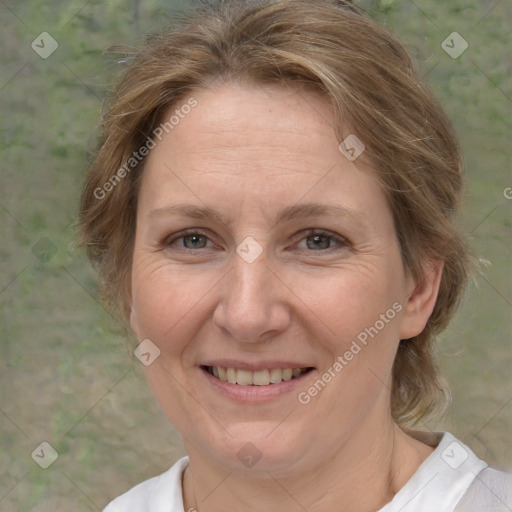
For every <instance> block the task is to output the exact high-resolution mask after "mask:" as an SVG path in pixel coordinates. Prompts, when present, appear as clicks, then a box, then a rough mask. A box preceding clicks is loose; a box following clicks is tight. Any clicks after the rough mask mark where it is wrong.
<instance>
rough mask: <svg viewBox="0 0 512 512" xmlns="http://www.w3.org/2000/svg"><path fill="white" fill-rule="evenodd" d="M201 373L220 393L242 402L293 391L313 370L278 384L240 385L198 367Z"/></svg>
mask: <svg viewBox="0 0 512 512" xmlns="http://www.w3.org/2000/svg"><path fill="white" fill-rule="evenodd" d="M199 371H200V372H201V374H202V375H203V376H204V377H205V378H206V379H207V380H208V382H209V383H210V384H211V385H212V386H213V387H214V389H216V390H217V391H219V392H220V393H222V394H224V395H225V396H227V397H228V398H231V399H232V400H236V401H238V402H243V403H258V402H269V401H271V400H274V399H275V398H278V397H280V396H282V395H285V394H286V393H290V392H291V391H294V390H295V389H297V388H298V387H299V386H303V385H304V381H305V380H306V379H307V378H309V377H310V376H311V373H313V371H314V370H310V371H308V372H306V373H303V374H302V375H299V376H298V377H295V378H294V379H291V380H285V381H282V382H280V383H279V384H268V385H267V386H241V385H239V384H231V383H230V382H224V381H223V380H220V379H218V378H217V377H214V376H213V375H211V374H210V373H208V372H207V371H206V370H204V369H203V368H199Z"/></svg>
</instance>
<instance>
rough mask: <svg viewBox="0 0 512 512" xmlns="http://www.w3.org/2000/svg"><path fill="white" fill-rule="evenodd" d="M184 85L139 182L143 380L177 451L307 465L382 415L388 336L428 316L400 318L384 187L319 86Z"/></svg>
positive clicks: (403, 288)
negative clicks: (173, 120) (343, 133)
mask: <svg viewBox="0 0 512 512" xmlns="http://www.w3.org/2000/svg"><path fill="white" fill-rule="evenodd" d="M194 98H195V100H196V101H197V106H195V107H194V108H192V109H183V110H182V112H184V111H185V110H186V111H187V112H188V111H189V110H190V112H189V113H188V114H187V115H183V114H182V116H181V117H180V120H179V123H177V124H175V125H174V127H173V128H172V130H170V131H169V133H168V134H166V135H165V136H164V138H163V139H162V140H161V142H158V143H157V145H156V147H155V148H154V149H152V151H151V153H150V155H149V156H148V159H147V162H146V166H145V169H144V175H143V179H142V182H141V189H140V195H139V202H138V211H137V228H136V240H135V247H134V254H133V269H132V304H131V305H132V316H131V322H132V326H133V329H134V331H135V333H136V335H137V337H138V339H139V340H140V341H142V340H145V339H149V340H151V343H152V344H154V345H156V347H158V349H159V350H160V355H159V356H158V357H156V359H155V360H154V361H153V362H152V363H151V364H149V365H148V366H146V367H145V368H146V372H147V376H148V379H149V382H150V385H151V387H152V390H153V392H154V394H155V396H156V398H157V400H158V402H159V404H160V406H161V407H162V409H163V411H164V412H165V414H166V415H167V416H168V418H169V420H170V421H171V422H172V423H173V424H174V425H175V426H176V428H177V429H178V430H179V431H180V432H181V434H182V435H183V437H184V440H185V445H186V448H187V451H188V452H189V453H200V454H201V456H202V457H203V458H204V459H205V460H206V459H208V460H210V462H212V463H217V464H220V465H223V466H224V467H227V468H231V469H233V468H235V469H244V468H245V467H247V468H250V467H251V466H252V465H254V464H255V463H256V466H255V469H262V470H282V471H288V470H290V469H293V468H297V467H299V466H300V465H301V464H306V465H311V464H314V463H315V462H319V461H322V460H325V458H326V457H329V456H330V455H332V454H333V453H334V452H335V451H336V450H338V449H339V448H340V447H341V446H343V445H344V444H345V443H347V442H348V441H349V440H350V439H351V438H352V437H353V436H357V435H358V436H364V435H370V434H371V435H374V434H375V432H376V430H375V429H377V431H378V429H379V428H382V425H383V422H389V421H390V404H389V396H390V386H391V368H392V363H393V359H394V356H395V352H396V349H397V346H398V343H399V340H400V338H408V337H411V336H413V335H415V334H417V332H419V331H420V330H421V328H422V327H423V325H419V324H420V323H421V322H423V324H424V321H426V318H425V319H423V320H420V321H419V323H418V319H417V318H415V317H414V315H413V314H412V313H411V314H409V309H408V306H407V304H408V300H409V297H410V295H411V293H412V290H413V288H414V286H413V285H412V283H411V281H410V280H409V279H408V277H407V275H406V273H405V271H404V268H403V265H402V261H401V257H400V250H399V244H398V241H397V236H396V233H395V229H394V226H393V219H392V214H391V211H390V208H389V206H388V205H387V202H386V200H385V196H384V193H383V192H382V190H381V188H380V187H379V185H378V184H377V182H376V180H375V179H374V178H373V177H372V174H371V172H369V170H368V168H365V154H364V153H363V154H362V155H361V156H359V158H357V159H356V160H354V161H350V160H349V159H348V158H347V157H346V156H345V155H344V154H343V153H342V152H341V151H340V149H339V148H338V145H339V142H338V141H337V140H336V137H335V134H334V129H333V126H334V116H333V113H332V111H331V108H330V106H329V103H328V102H327V100H326V99H325V98H323V97H321V96H319V95H317V94H316V93H313V92H307V91H299V90H297V89H291V88H286V87H284V86H277V85H276V86H268V87H265V88H262V87H255V86H250V85H236V84H227V85H223V86H221V87H218V88H216V89H211V90H205V91H202V92H199V93H197V94H194ZM185 103H186V99H185V100H184V101H183V104H185ZM179 108H180V105H176V106H174V107H173V108H172V112H169V115H168V116H166V119H167V118H168V117H170V115H171V114H173V113H174V110H176V109H179ZM360 138H361V139H364V133H363V134H360ZM363 142H364V140H363ZM347 151H348V153H347V154H348V155H349V156H350V157H351V158H352V155H351V154H350V153H351V151H350V144H349V147H348V149H347ZM347 151H346V152H347ZM147 343H148V342H146V344H147ZM147 346H148V345H146V348H147ZM149 346H152V345H149ZM298 369H300V370H302V372H301V373H300V375H298V374H299V372H298V371H297V370H298ZM293 370H295V371H293ZM211 373H214V375H212V374H211ZM290 377H293V378H291V379H290ZM226 378H227V379H229V380H230V381H235V379H236V380H238V382H239V383H230V382H225V381H224V380H222V379H226ZM283 379H284V380H283ZM287 379H290V380H287ZM269 381H272V382H270V383H269ZM250 382H252V383H253V384H252V385H244V384H248V383H250ZM258 459H259V460H258Z"/></svg>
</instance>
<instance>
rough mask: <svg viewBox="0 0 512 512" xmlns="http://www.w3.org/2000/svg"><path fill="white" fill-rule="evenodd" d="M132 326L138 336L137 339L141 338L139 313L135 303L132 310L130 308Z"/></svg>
mask: <svg viewBox="0 0 512 512" xmlns="http://www.w3.org/2000/svg"><path fill="white" fill-rule="evenodd" d="M130 326H131V328H132V330H133V332H134V334H135V336H136V337H137V339H140V338H139V322H138V320H137V313H136V312H135V309H134V308H133V305H132V306H131V310H130Z"/></svg>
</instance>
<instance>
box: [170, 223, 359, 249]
mask: <svg viewBox="0 0 512 512" xmlns="http://www.w3.org/2000/svg"><path fill="white" fill-rule="evenodd" d="M193 235H198V236H204V237H206V238H207V239H208V240H209V241H211V240H210V238H209V237H208V235H207V234H206V233H204V232H202V231H200V230H198V229H190V230H186V231H182V232H180V233H177V234H176V236H173V235H171V237H167V238H166V239H165V240H164V241H163V243H162V244H161V245H162V248H163V249H172V245H173V244H174V242H176V241H178V240H183V239H184V238H186V237H188V236H193ZM301 235H302V238H300V239H299V241H298V242H297V243H299V242H302V241H303V240H305V239H307V238H309V237H313V236H325V237H327V238H329V239H330V240H332V241H334V242H335V243H336V244H337V245H338V247H329V248H327V249H319V250H317V251H315V250H310V251H309V252H312V253H315V252H323V253H325V252H328V253H330V252H332V251H334V250H340V249H343V248H345V249H346V248H347V247H350V246H351V243H350V242H349V240H347V239H346V238H344V237H341V236H338V235H335V234H333V233H331V232H330V231H325V230H322V229H315V228H310V229H307V230H305V231H303V232H302V233H301ZM207 248H208V247H200V248H199V249H189V248H187V247H183V246H180V248H179V249H176V250H178V251H180V252H187V253H191V252H197V251H199V250H200V249H207Z"/></svg>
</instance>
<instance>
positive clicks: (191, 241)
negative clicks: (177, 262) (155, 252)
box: [162, 231, 210, 251]
mask: <svg viewBox="0 0 512 512" xmlns="http://www.w3.org/2000/svg"><path fill="white" fill-rule="evenodd" d="M209 240H210V239H209V238H208V237H207V236H206V235H205V234H204V233H201V232H198V231H187V232H182V233H178V234H177V235H172V236H170V237H168V238H166V239H165V240H164V242H163V244H162V245H163V247H164V248H166V249H174V248H176V249H178V250H191V251H193V250H196V249H204V248H206V247H207V246H208V241H209Z"/></svg>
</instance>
